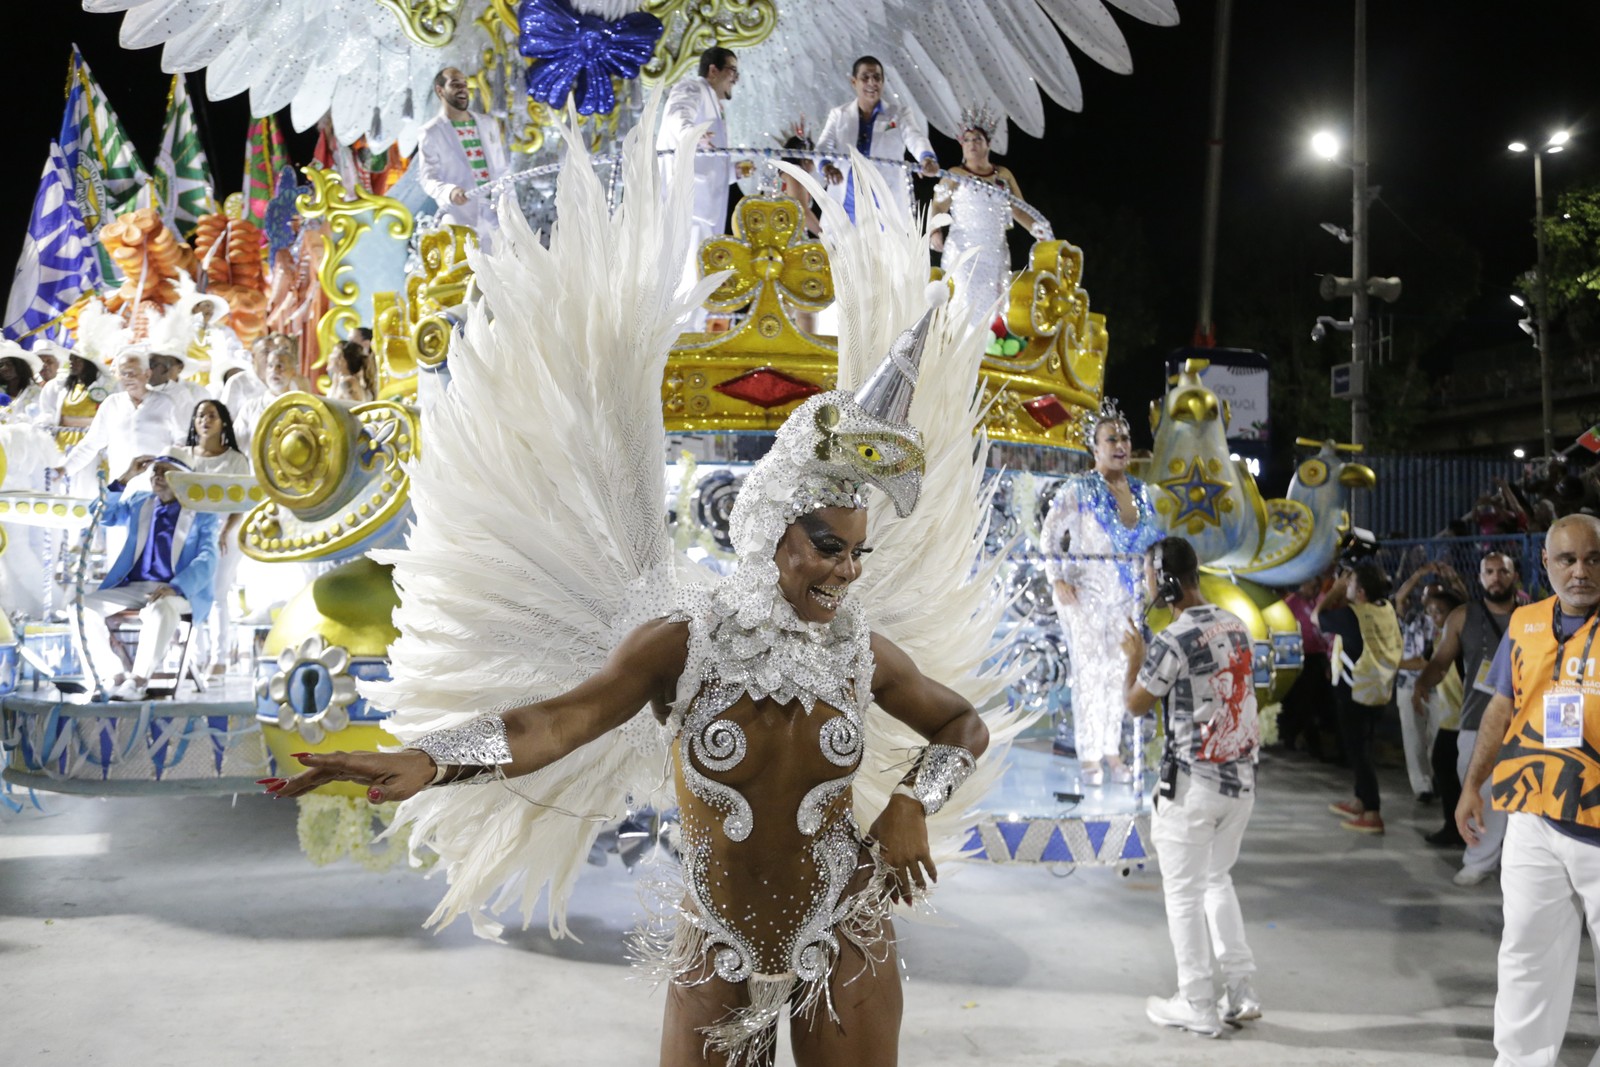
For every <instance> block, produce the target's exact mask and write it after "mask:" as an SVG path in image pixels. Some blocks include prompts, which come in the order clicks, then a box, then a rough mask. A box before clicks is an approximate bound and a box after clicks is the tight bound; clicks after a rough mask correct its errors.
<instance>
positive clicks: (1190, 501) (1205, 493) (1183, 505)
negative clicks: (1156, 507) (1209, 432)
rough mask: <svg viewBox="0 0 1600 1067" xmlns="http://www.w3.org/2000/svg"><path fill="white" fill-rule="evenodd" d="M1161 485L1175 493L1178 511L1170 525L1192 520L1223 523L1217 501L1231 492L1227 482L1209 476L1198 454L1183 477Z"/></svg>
mask: <svg viewBox="0 0 1600 1067" xmlns="http://www.w3.org/2000/svg"><path fill="white" fill-rule="evenodd" d="M1161 488H1162V489H1163V490H1164V491H1165V492H1168V493H1171V494H1172V499H1173V500H1175V501H1176V502H1177V504H1178V511H1177V513H1176V514H1175V515H1173V516H1172V518H1171V519H1170V520H1168V521H1169V522H1170V524H1171V525H1170V528H1172V529H1176V528H1177V526H1178V524H1179V523H1181V522H1184V521H1185V520H1189V519H1199V520H1201V521H1202V522H1208V523H1210V524H1211V525H1212V526H1221V525H1222V521H1221V520H1220V519H1219V518H1218V517H1217V502H1218V501H1220V500H1221V499H1222V498H1223V497H1224V496H1226V495H1227V492H1228V483H1227V482H1219V481H1214V480H1213V479H1211V478H1208V477H1207V476H1206V469H1205V467H1204V466H1203V465H1202V464H1201V462H1200V460H1199V458H1198V457H1196V458H1194V459H1192V460H1190V461H1189V473H1187V474H1185V475H1184V476H1183V477H1181V478H1174V479H1172V480H1171V481H1166V482H1162V483H1161Z"/></svg>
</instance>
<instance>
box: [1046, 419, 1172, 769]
mask: <svg viewBox="0 0 1600 1067" xmlns="http://www.w3.org/2000/svg"><path fill="white" fill-rule="evenodd" d="M1084 439H1085V440H1088V441H1092V442H1093V445H1094V469H1093V470H1091V471H1088V472H1087V473H1084V474H1078V475H1074V476H1073V477H1071V478H1068V479H1067V480H1066V481H1064V482H1062V483H1061V488H1060V489H1059V490H1058V491H1057V492H1056V496H1055V500H1054V501H1053V503H1052V504H1051V506H1050V513H1049V515H1048V516H1046V518H1045V522H1044V532H1043V541H1044V551H1045V554H1046V556H1045V559H1046V562H1045V573H1046V574H1047V575H1048V576H1049V578H1050V583H1051V589H1052V591H1053V593H1054V595H1055V604H1056V615H1057V617H1058V618H1060V620H1061V623H1062V626H1063V628H1064V629H1065V631H1066V637H1067V650H1068V654H1069V655H1070V656H1071V659H1072V723H1073V730H1074V733H1075V738H1076V743H1077V750H1078V762H1079V766H1080V768H1081V771H1082V775H1083V784H1084V785H1088V786H1096V785H1100V784H1102V783H1103V782H1104V780H1105V775H1106V773H1107V771H1109V772H1110V775H1111V779H1112V781H1115V782H1131V781H1132V780H1133V772H1132V771H1130V770H1129V769H1128V768H1127V767H1126V766H1124V764H1123V762H1122V757H1121V755H1120V751H1119V750H1120V748H1121V743H1122V721H1123V717H1124V716H1125V715H1126V714H1127V706H1126V703H1125V702H1124V700H1123V698H1122V683H1123V676H1124V675H1125V674H1126V668H1127V664H1126V657H1125V656H1124V654H1123V651H1122V645H1121V638H1122V633H1123V629H1124V627H1123V623H1124V622H1125V621H1126V620H1130V619H1131V620H1133V621H1134V622H1135V623H1137V621H1138V617H1139V614H1140V611H1141V603H1140V599H1141V598H1140V588H1141V584H1142V582H1141V578H1142V573H1143V568H1142V563H1141V561H1142V559H1143V557H1144V553H1145V550H1146V549H1148V548H1149V547H1150V546H1151V545H1152V544H1154V543H1155V542H1156V541H1158V540H1160V538H1161V531H1160V530H1158V529H1157V528H1156V526H1155V521H1154V520H1155V509H1154V508H1153V507H1152V506H1151V504H1150V495H1149V493H1148V492H1147V491H1146V490H1145V486H1144V483H1143V482H1141V481H1139V480H1138V479H1137V478H1132V477H1129V476H1128V459H1129V456H1130V454H1131V451H1132V439H1131V438H1130V436H1129V433H1128V423H1127V420H1126V419H1124V418H1123V416H1122V413H1121V412H1120V411H1118V410H1117V406H1116V402H1115V401H1114V400H1107V401H1106V402H1105V403H1104V404H1103V405H1102V406H1101V408H1100V410H1099V411H1098V412H1096V413H1094V416H1093V418H1091V419H1089V420H1086V425H1085V428H1084Z"/></svg>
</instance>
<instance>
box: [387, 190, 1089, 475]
mask: <svg viewBox="0 0 1600 1067" xmlns="http://www.w3.org/2000/svg"><path fill="white" fill-rule="evenodd" d="M451 229H452V230H454V231H455V232H454V233H452V234H449V235H447V234H446V233H445V232H444V231H439V232H437V233H434V234H430V235H428V237H425V238H424V239H423V242H424V251H423V255H422V257H421V259H422V271H421V273H420V274H419V275H413V276H412V277H411V278H410V279H408V282H407V290H408V292H407V296H408V297H409V299H406V300H403V301H399V300H396V301H385V302H384V311H380V315H379V320H380V328H379V330H378V333H379V335H380V336H381V337H383V338H385V345H384V347H385V350H384V354H383V355H384V361H385V363H386V364H388V365H390V366H395V365H407V366H412V365H416V364H421V365H424V366H430V365H436V364H438V363H439V362H442V360H443V358H444V353H445V347H446V345H445V343H444V342H446V341H447V340H448V333H449V317H448V316H447V315H446V312H447V309H449V308H450V307H453V306H455V305H457V304H459V303H460V302H461V300H462V298H463V296H464V295H465V293H466V289H467V284H466V283H467V280H468V277H469V275H470V268H469V267H467V265H466V262H465V255H464V251H465V246H466V245H467V244H468V243H469V242H470V241H471V240H472V237H471V235H470V233H469V232H468V231H466V230H463V229H461V228H459V227H452V228H451ZM700 269H701V273H702V275H708V274H713V273H716V272H719V271H728V272H729V275H728V277H727V279H726V280H725V281H724V282H723V283H722V284H721V285H720V286H718V288H717V289H716V290H715V291H714V292H713V293H712V294H711V296H710V297H708V298H707V300H706V303H705V306H706V307H707V308H708V309H709V310H710V311H712V312H713V313H715V314H717V315H722V316H728V317H729V319H728V321H729V322H730V323H731V326H730V328H728V329H726V330H722V331H717V332H711V333H686V334H683V335H682V336H681V337H679V339H678V342H677V344H676V345H674V346H673V349H672V351H671V353H670V354H669V355H668V357H667V369H666V373H665V375H664V377H663V379H662V383H661V407H662V414H663V417H664V419H665V421H666V427H667V430H668V431H669V432H673V433H710V432H728V431H737V430H776V429H777V428H778V427H779V426H781V425H782V424H783V420H784V419H786V418H787V417H788V416H789V413H790V412H791V411H792V410H794V408H795V407H796V406H797V405H798V404H799V403H800V402H801V401H803V400H805V398H806V397H808V396H811V395H813V394H815V393H820V392H825V391H827V390H829V389H832V388H833V387H834V385H835V383H836V380H837V375H838V365H839V351H838V344H837V339H836V338H833V337H828V336H821V335H816V334H813V333H811V332H810V331H809V330H808V329H807V328H806V327H807V324H808V320H809V318H810V317H811V316H812V315H815V314H816V313H817V312H820V311H823V310H825V309H826V308H827V307H828V306H829V305H830V304H832V303H833V299H834V281H833V272H832V269H831V266H830V264H829V262H828V253H827V250H826V249H825V248H824V247H823V245H822V243H821V242H820V241H816V240H809V239H807V238H806V235H805V233H804V231H803V230H802V228H801V221H800V207H799V205H798V204H797V203H796V202H795V201H794V200H791V199H789V198H787V197H776V198H774V197H764V196H755V197H745V198H744V199H743V200H741V201H739V206H738V208H737V209H736V210H735V213H734V222H733V233H732V234H730V235H727V236H722V237H713V238H711V239H710V240H707V241H706V242H704V243H703V244H702V245H701V246H700ZM1082 275H1083V252H1082V250H1081V249H1079V248H1077V247H1076V246H1074V245H1071V244H1069V243H1067V242H1066V241H1056V240H1046V241H1039V242H1038V243H1036V244H1035V245H1034V246H1033V251H1032V253H1031V254H1030V256H1029V260H1028V266H1027V269H1025V270H1023V271H1021V272H1019V273H1018V274H1017V275H1016V277H1015V278H1014V279H1013V280H1012V282H1011V285H1010V290H1009V293H1008V295H1007V299H1006V306H1005V308H1004V310H1003V312H1002V314H1001V316H1000V317H1001V318H1002V319H1003V321H1004V326H1005V333H1006V334H1007V335H1008V337H1009V338H1011V339H1013V340H1014V342H1015V343H1014V344H1013V345H1010V346H1007V347H1009V348H1014V349H1015V351H1013V352H1010V353H1009V354H1006V353H1004V352H999V351H995V350H994V346H991V353H990V355H988V356H987V357H986V358H985V359H984V362H983V368H982V372H981V377H982V385H983V399H984V403H985V405H986V406H987V407H988V412H989V413H988V416H987V418H986V420H985V424H986V426H987V429H988V432H989V437H990V438H991V439H992V440H996V441H1005V442H1010V443H1013V444H1024V445H1054V446H1057V447H1069V448H1081V447H1082V441H1081V440H1080V433H1079V430H1078V419H1077V416H1078V415H1079V414H1080V413H1081V412H1082V411H1084V410H1092V409H1096V408H1098V407H1099V406H1100V396H1101V390H1102V386H1103V383H1104V380H1105V360H1106V347H1107V343H1108V341H1109V335H1108V333H1107V331H1106V322H1105V316H1103V315H1099V314H1095V313H1094V312H1091V311H1090V310H1089V294H1088V292H1086V291H1085V290H1084V289H1083V287H1082V286H1081V285H1080V284H1079V282H1080V280H1081V278H1082ZM385 312H386V313H387V316H388V317H387V318H385ZM386 325H387V326H388V327H389V328H384V327H385V326H386Z"/></svg>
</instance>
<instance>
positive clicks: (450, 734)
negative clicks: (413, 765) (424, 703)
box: [406, 715, 511, 780]
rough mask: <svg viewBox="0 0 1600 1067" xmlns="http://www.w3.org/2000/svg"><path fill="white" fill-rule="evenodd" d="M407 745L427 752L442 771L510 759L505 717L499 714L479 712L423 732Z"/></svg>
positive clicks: (502, 761) (492, 766)
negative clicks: (461, 722) (455, 723)
mask: <svg viewBox="0 0 1600 1067" xmlns="http://www.w3.org/2000/svg"><path fill="white" fill-rule="evenodd" d="M406 747H407V748H414V749H416V750H417V751H419V752H426V753H427V754H428V757H429V758H430V759H432V760H433V762H434V764H435V765H436V766H437V767H438V768H439V769H440V772H441V773H442V772H443V770H444V768H445V767H452V766H453V767H483V768H486V769H487V768H495V767H499V766H501V765H502V764H506V763H510V762H511V743H510V742H509V741H508V740H507V739H506V721H505V720H504V719H502V718H501V717H500V716H498V715H479V716H478V717H477V718H476V719H473V720H472V721H471V722H468V723H467V724H466V725H464V726H455V727H451V728H450V729H446V730H435V731H433V732H432V733H428V734H423V735H422V736H421V737H419V738H417V739H416V740H415V741H413V742H411V744H409V745H407V746H406ZM436 780H437V779H436Z"/></svg>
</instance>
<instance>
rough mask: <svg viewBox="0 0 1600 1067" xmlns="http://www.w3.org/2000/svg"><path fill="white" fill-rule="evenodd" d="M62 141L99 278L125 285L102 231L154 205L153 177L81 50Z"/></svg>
mask: <svg viewBox="0 0 1600 1067" xmlns="http://www.w3.org/2000/svg"><path fill="white" fill-rule="evenodd" d="M57 142H58V143H59V144H60V145H61V154H62V156H63V157H64V158H65V159H66V163H67V176H68V178H69V179H70V180H71V183H72V184H71V189H72V192H73V196H74V197H75V198H76V199H77V202H78V215H79V217H80V218H81V219H82V220H83V228H84V231H85V232H86V233H88V235H89V240H90V241H91V242H93V243H94V248H95V254H96V255H97V256H98V257H99V259H100V273H101V275H102V276H103V277H105V278H106V279H107V280H108V281H121V280H122V270H121V268H119V267H118V266H117V262H116V260H114V259H112V258H111V254H110V253H109V252H107V251H106V250H105V249H103V248H101V247H100V246H99V237H100V230H101V228H102V227H103V226H105V225H106V224H107V223H109V222H111V221H113V220H114V219H116V218H117V216H119V215H122V214H124V213H126V212H129V211H133V210H135V209H136V208H141V207H150V206H152V201H151V192H152V190H151V189H150V187H149V184H150V175H149V173H148V172H146V170H145V166H144V162H143V161H142V160H141V159H140V158H139V153H138V152H137V151H135V150H134V147H133V141H132V140H131V139H130V138H129V137H128V132H127V130H125V129H124V128H123V126H122V120H121V119H119V118H117V113H116V112H115V111H113V110H112V109H111V102H110V101H109V100H107V99H106V94H105V91H104V90H103V89H101V88H100V83H99V82H98V81H96V80H95V77H94V72H93V71H91V70H90V69H89V64H88V62H87V61H86V60H85V59H84V58H83V54H82V53H81V52H79V51H78V46H77V45H73V46H72V60H71V63H70V64H69V66H68V69H67V106H66V111H65V113H64V114H63V115H62V116H61V134H60V136H59V137H58V138H57Z"/></svg>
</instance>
